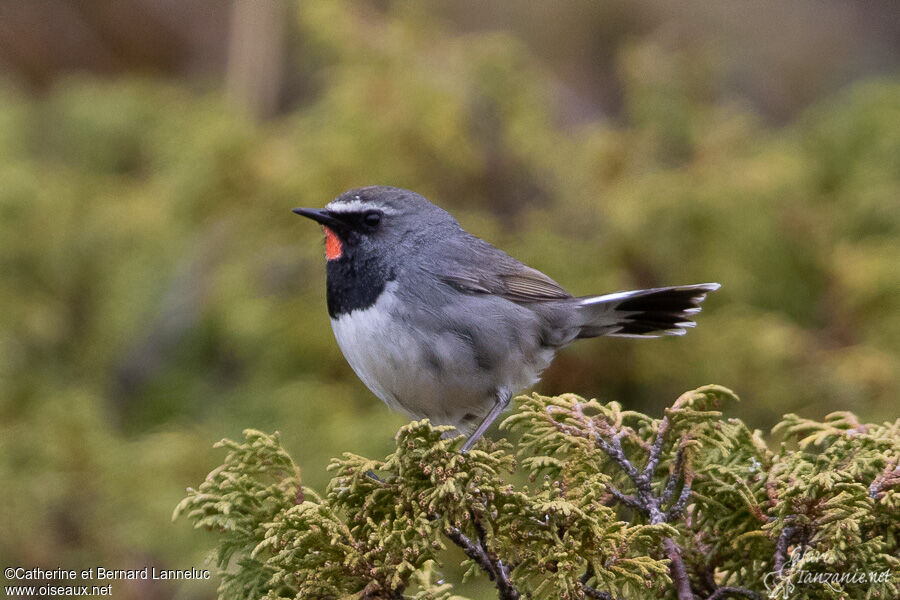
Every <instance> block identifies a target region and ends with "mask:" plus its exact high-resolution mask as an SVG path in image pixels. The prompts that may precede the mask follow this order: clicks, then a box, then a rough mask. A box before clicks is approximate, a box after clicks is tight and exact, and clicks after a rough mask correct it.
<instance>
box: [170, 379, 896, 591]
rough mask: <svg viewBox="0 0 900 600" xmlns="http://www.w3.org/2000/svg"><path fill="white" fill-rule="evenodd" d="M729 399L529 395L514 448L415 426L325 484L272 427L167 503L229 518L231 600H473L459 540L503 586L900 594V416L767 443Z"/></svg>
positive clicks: (225, 538)
mask: <svg viewBox="0 0 900 600" xmlns="http://www.w3.org/2000/svg"><path fill="white" fill-rule="evenodd" d="M730 400H736V397H735V396H734V394H733V393H732V392H731V391H729V390H727V389H726V388H723V387H720V386H705V387H701V388H698V389H696V390H693V391H690V392H687V393H685V394H683V395H682V396H681V397H680V398H678V399H677V400H676V401H675V403H674V404H673V405H672V407H670V408H669V409H667V410H666V412H665V415H664V416H663V417H662V418H661V419H653V418H651V417H649V416H647V415H643V414H641V413H638V412H634V411H628V410H624V409H623V408H622V406H621V405H620V404H618V403H616V402H609V403H605V404H604V403H601V402H598V401H597V400H585V399H582V398H580V397H578V396H575V395H571V394H566V395H562V396H558V397H547V396H541V395H538V394H534V395H532V396H530V397H520V398H519V399H517V410H516V411H515V413H514V414H512V415H511V416H510V417H508V418H507V419H506V420H505V422H504V423H503V424H502V428H504V429H506V430H509V431H511V432H513V433H514V434H516V435H517V436H518V439H519V444H518V449H517V451H516V452H515V454H514V452H513V450H514V449H513V447H512V445H511V444H510V443H509V442H507V441H505V440H500V441H490V440H484V441H482V442H480V443H479V445H478V446H477V447H476V448H475V449H473V450H472V451H471V452H470V453H468V454H465V455H463V454H460V453H459V447H460V445H461V439H458V438H457V439H442V434H443V433H444V432H445V431H447V428H446V427H433V426H431V425H430V424H429V423H428V422H427V421H418V422H413V423H410V424H409V425H406V426H404V427H403V428H402V429H400V431H399V432H398V434H397V438H396V439H397V449H396V451H395V452H393V453H392V454H390V455H389V456H387V457H386V458H385V459H384V460H375V459H368V458H364V457H362V456H356V455H353V454H344V455H343V456H342V457H341V458H339V459H333V460H332V462H331V464H330V465H329V467H328V469H329V470H330V471H331V472H332V473H333V478H332V479H331V482H330V483H329V484H328V486H327V489H326V490H325V493H324V494H323V495H319V494H317V493H316V492H314V491H313V490H311V489H309V488H306V487H303V486H302V484H301V480H300V470H299V468H298V467H297V465H296V464H295V463H294V462H293V460H292V459H291V457H290V456H289V455H288V454H287V453H286V452H285V450H284V449H283V448H282V446H281V443H280V440H279V436H278V433H275V434H272V435H268V434H265V433H262V432H260V431H255V430H247V431H245V432H244V438H245V439H244V441H243V442H240V443H239V442H234V441H230V440H223V441H222V442H220V443H219V444H218V445H219V446H220V447H223V448H226V449H227V451H228V452H227V456H226V459H225V463H224V464H223V465H222V466H220V467H219V468H217V469H215V470H214V471H213V472H212V473H210V474H209V476H208V477H207V479H206V480H205V481H204V482H203V483H202V484H201V485H200V486H199V488H198V489H196V490H194V489H189V490H188V496H187V497H186V498H185V499H184V500H183V501H182V502H181V503H180V504H179V506H178V507H177V508H176V510H175V517H177V516H179V515H185V516H186V517H187V518H188V519H190V520H191V521H192V522H193V523H194V525H195V526H196V527H205V528H209V529H213V530H215V531H218V532H220V533H221V542H220V543H219V547H218V555H217V559H218V567H219V569H220V575H221V581H222V582H221V585H220V588H219V595H220V597H221V598H226V599H232V598H235V599H236V598H262V597H265V598H269V599H272V600H275V599H277V598H362V599H375V598H386V599H398V600H399V599H401V598H412V599H415V600H451V599H456V600H462V599H461V597H460V596H454V595H453V586H452V584H450V583H447V582H444V581H443V580H442V579H441V576H440V574H439V570H440V563H439V561H440V558H441V553H442V551H443V550H444V549H445V548H447V547H448V546H458V547H459V548H461V549H462V551H463V552H464V553H465V556H466V557H467V558H466V561H465V565H464V566H465V567H466V569H467V570H466V573H465V577H481V576H484V577H488V578H489V579H490V580H491V581H492V582H493V583H494V585H495V586H496V591H497V596H498V597H499V598H500V599H501V600H510V599H517V598H523V597H528V598H563V599H581V598H598V599H602V600H625V599H637V598H677V599H678V600H693V599H695V598H703V599H707V600H721V599H724V598H751V599H761V598H763V597H772V598H775V597H779V598H788V597H790V598H810V599H813V598H823V599H824V598H828V599H831V598H835V599H836V598H851V597H852V598H866V599H875V598H883V599H887V598H896V597H898V595H900V581H898V578H897V568H898V566H900V564H898V563H900V560H898V558H897V557H898V556H900V526H898V519H897V515H898V513H900V511H898V508H900V490H898V485H900V466H898V461H900V420H898V421H895V422H893V423H884V424H882V425H872V424H868V425H864V424H861V423H859V422H858V420H857V419H856V417H854V416H853V415H852V414H850V413H835V414H832V415H829V416H828V417H826V419H825V421H824V422H815V421H811V420H807V419H801V418H800V417H798V416H796V415H787V416H785V417H784V419H783V421H782V422H781V423H780V424H778V426H776V427H775V429H774V430H773V434H774V435H775V436H777V438H779V441H778V447H777V449H776V450H774V451H773V450H771V449H770V448H769V446H768V445H767V443H766V441H765V440H764V439H763V437H762V435H761V433H760V432H759V431H751V430H749V429H748V428H747V427H746V426H745V425H744V424H743V423H742V422H741V421H739V420H736V419H726V418H724V417H723V415H722V412H721V411H720V406H721V405H722V403H723V402H726V401H730ZM519 471H520V472H523V473H524V474H527V476H528V482H529V483H528V484H527V485H514V484H512V483H510V481H509V478H510V476H512V475H513V474H514V473H516V472H519ZM842 574H844V577H843V579H841V578H840V576H841V575H842ZM846 574H856V577H855V578H853V577H849V576H848V575H846ZM878 574H881V576H880V577H879V576H878ZM814 575H818V577H814ZM861 575H863V576H865V577H868V579H866V580H865V581H862V580H860V576H861Z"/></svg>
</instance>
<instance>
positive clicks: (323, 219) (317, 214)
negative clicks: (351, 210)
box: [292, 208, 345, 229]
mask: <svg viewBox="0 0 900 600" xmlns="http://www.w3.org/2000/svg"><path fill="white" fill-rule="evenodd" d="M292 212H294V213H297V214H298V215H300V216H301V217H306V218H307V219H312V220H313V221H316V222H317V223H321V224H322V225H327V226H328V227H331V228H332V229H337V228H340V227H343V226H344V225H345V223H344V222H343V221H341V220H340V219H338V218H337V217H336V216H335V215H334V213H331V212H329V211H327V210H323V209H319V208H295V209H294V210H293V211H292Z"/></svg>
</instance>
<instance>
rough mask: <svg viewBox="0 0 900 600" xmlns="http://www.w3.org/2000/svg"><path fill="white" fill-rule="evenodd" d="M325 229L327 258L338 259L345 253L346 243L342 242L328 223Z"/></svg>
mask: <svg viewBox="0 0 900 600" xmlns="http://www.w3.org/2000/svg"><path fill="white" fill-rule="evenodd" d="M323 229H325V258H326V259H327V260H337V259H339V258H340V257H341V256H343V255H344V245H343V243H342V242H341V238H339V237H338V236H337V234H336V233H335V232H334V230H333V229H331V228H330V227H328V226H327V225H324V226H323Z"/></svg>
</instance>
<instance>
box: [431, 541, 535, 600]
mask: <svg viewBox="0 0 900 600" xmlns="http://www.w3.org/2000/svg"><path fill="white" fill-rule="evenodd" d="M476 530H477V531H478V534H479V539H478V540H477V541H473V540H471V539H469V537H468V536H467V535H466V534H464V533H463V532H462V531H460V529H459V528H457V527H448V528H447V529H445V530H444V535H446V536H447V537H448V538H449V539H450V541H452V542H453V543H454V544H456V545H457V546H459V547H460V548H462V551H463V552H464V553H465V555H466V556H468V557H469V558H471V559H472V560H474V561H475V562H476V563H477V564H478V566H479V567H481V568H482V569H483V570H484V571H485V572H486V573H487V575H488V577H489V578H490V580H491V581H493V582H495V583H496V585H497V591H498V592H499V594H500V595H499V600H519V597H520V594H519V590H518V589H516V586H515V585H514V584H513V583H512V581H510V578H509V567H508V566H507V565H505V564H503V561H502V560H500V559H492V558H491V556H490V554H489V553H488V551H487V550H486V548H485V541H484V539H482V535H483V530H482V529H481V527H480V526H478V525H476Z"/></svg>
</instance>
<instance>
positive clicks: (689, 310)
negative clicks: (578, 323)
mask: <svg viewBox="0 0 900 600" xmlns="http://www.w3.org/2000/svg"><path fill="white" fill-rule="evenodd" d="M719 287H720V286H719V284H718V283H701V284H696V285H684V286H673V287H663V288H653V289H647V290H634V291H630V292H618V293H616V294H607V295H605V296H588V297H584V298H579V299H578V300H579V302H580V308H581V310H582V311H583V314H584V315H585V318H584V324H583V325H582V329H581V332H580V334H579V336H578V337H595V336H598V335H610V336H620V337H659V336H662V335H684V334H685V333H686V332H687V328H690V327H694V326H695V325H696V323H694V322H693V321H692V320H691V319H692V318H693V317H694V315H696V314H697V313H699V312H700V304H701V303H702V302H703V300H705V299H706V295H707V294H708V293H710V292H714V291H716V290H717V289H719Z"/></svg>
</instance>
